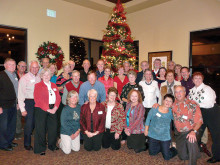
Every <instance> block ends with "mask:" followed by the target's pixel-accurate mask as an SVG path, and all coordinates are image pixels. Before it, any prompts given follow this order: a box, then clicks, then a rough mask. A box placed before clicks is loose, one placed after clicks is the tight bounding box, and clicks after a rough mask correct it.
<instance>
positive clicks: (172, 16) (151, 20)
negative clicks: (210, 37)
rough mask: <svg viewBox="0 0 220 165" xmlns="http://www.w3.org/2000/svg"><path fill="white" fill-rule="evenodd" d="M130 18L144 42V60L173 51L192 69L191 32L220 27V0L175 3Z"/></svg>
mask: <svg viewBox="0 0 220 165" xmlns="http://www.w3.org/2000/svg"><path fill="white" fill-rule="evenodd" d="M127 18H128V24H129V25H130V28H131V31H132V36H134V37H135V40H139V41H140V42H139V46H140V47H139V53H140V61H142V60H148V52H156V51H168V50H172V51H173V60H174V61H175V62H176V63H179V64H182V65H186V66H188V64H189V51H190V50H189V49H190V44H189V43H190V32H192V31H197V30H202V29H210V28H216V27H220V21H219V18H220V1H218V0H172V1H169V2H167V3H164V4H161V5H158V6H154V7H151V8H148V9H145V10H141V11H139V12H135V13H132V14H128V15H127Z"/></svg>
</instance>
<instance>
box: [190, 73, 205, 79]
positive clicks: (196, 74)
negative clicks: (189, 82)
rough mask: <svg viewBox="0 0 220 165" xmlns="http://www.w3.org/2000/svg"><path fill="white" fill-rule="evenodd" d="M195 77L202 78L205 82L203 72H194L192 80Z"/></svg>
mask: <svg viewBox="0 0 220 165" xmlns="http://www.w3.org/2000/svg"><path fill="white" fill-rule="evenodd" d="M195 76H201V77H202V80H204V75H203V74H202V73H201V72H194V73H193V76H192V78H194V77H195Z"/></svg>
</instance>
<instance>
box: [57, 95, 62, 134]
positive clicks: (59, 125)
mask: <svg viewBox="0 0 220 165" xmlns="http://www.w3.org/2000/svg"><path fill="white" fill-rule="evenodd" d="M61 97H62V96H61ZM63 107H64V104H63V103H62V102H61V103H60V106H59V108H58V109H57V112H56V114H57V137H58V138H60V128H61V122H60V117H61V113H62V110H63Z"/></svg>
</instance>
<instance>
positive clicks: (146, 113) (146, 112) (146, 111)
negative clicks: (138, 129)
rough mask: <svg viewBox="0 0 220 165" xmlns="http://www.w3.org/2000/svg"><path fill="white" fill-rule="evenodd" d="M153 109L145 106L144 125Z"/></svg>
mask: <svg viewBox="0 0 220 165" xmlns="http://www.w3.org/2000/svg"><path fill="white" fill-rule="evenodd" d="M150 110H151V108H145V114H144V125H145V121H146V119H147V115H148V113H149V111H150Z"/></svg>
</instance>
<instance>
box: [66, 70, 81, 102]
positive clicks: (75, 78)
mask: <svg viewBox="0 0 220 165" xmlns="http://www.w3.org/2000/svg"><path fill="white" fill-rule="evenodd" d="M71 76H72V80H71V81H69V82H68V83H67V84H66V85H65V86H64V89H63V96H62V103H63V104H64V105H66V97H67V94H68V93H69V92H70V91H71V90H74V91H76V92H77V93H79V89H80V86H81V85H82V81H79V79H80V73H79V71H77V70H74V71H73V72H72V75H71Z"/></svg>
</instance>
